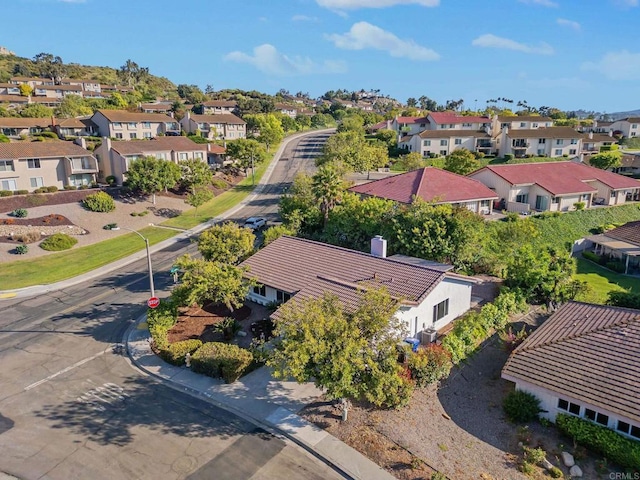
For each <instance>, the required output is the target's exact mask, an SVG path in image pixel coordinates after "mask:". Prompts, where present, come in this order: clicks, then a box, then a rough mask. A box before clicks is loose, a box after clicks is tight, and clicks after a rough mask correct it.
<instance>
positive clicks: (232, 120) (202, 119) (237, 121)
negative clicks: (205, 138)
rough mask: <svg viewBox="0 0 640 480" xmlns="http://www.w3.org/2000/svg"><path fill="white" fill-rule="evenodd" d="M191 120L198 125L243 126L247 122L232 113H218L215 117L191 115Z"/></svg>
mask: <svg viewBox="0 0 640 480" xmlns="http://www.w3.org/2000/svg"><path fill="white" fill-rule="evenodd" d="M191 119H192V120H193V121H194V122H198V123H226V124H229V125H245V124H246V123H247V122H245V121H244V120H242V119H241V118H240V117H236V116H235V115H234V114H233V113H220V114H216V115H198V114H192V115H191Z"/></svg>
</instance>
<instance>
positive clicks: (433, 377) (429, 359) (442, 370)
mask: <svg viewBox="0 0 640 480" xmlns="http://www.w3.org/2000/svg"><path fill="white" fill-rule="evenodd" d="M452 366H453V364H452V363H451V355H450V354H449V352H447V351H446V350H445V349H444V348H443V347H442V346H441V345H428V346H427V347H420V348H419V349H418V351H417V352H415V353H412V354H410V356H409V361H408V367H409V371H410V372H411V378H413V379H414V380H415V382H416V386H418V387H426V386H427V385H430V384H432V383H434V382H437V381H438V380H442V379H443V378H447V377H448V376H449V372H450V371H451V367H452Z"/></svg>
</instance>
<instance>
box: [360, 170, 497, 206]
mask: <svg viewBox="0 0 640 480" xmlns="http://www.w3.org/2000/svg"><path fill="white" fill-rule="evenodd" d="M349 191H351V192H354V193H360V194H362V195H369V196H372V197H379V198H386V199H389V200H394V201H396V202H401V203H412V202H413V199H414V197H418V198H421V199H422V200H425V201H427V202H432V201H433V202H435V203H456V202H464V201H471V200H490V199H496V200H497V199H498V196H497V195H496V193H495V192H494V191H493V190H490V189H489V188H488V187H486V186H485V185H484V184H482V183H481V182H479V181H478V180H474V179H472V178H469V177H464V176H462V175H458V174H455V173H451V172H448V171H446V170H441V169H439V168H435V167H425V168H420V169H418V170H412V171H410V172H406V173H401V174H398V175H393V176H391V177H386V178H382V179H380V180H374V181H373V182H369V183H364V184H362V185H357V186H355V187H351V188H350V189H349Z"/></svg>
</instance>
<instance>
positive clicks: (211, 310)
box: [169, 304, 251, 343]
mask: <svg viewBox="0 0 640 480" xmlns="http://www.w3.org/2000/svg"><path fill="white" fill-rule="evenodd" d="M250 314H251V309H250V308H249V307H247V306H246V305H245V306H242V307H241V308H239V309H237V310H234V311H233V312H231V311H229V309H227V308H226V307H225V306H221V305H214V304H208V305H205V306H204V307H203V308H200V307H196V306H193V307H189V308H186V309H183V310H182V311H181V312H180V313H179V315H178V321H177V323H176V324H175V325H174V326H173V327H172V328H171V330H169V343H174V342H180V341H182V340H190V339H200V340H202V341H203V342H219V341H222V334H221V333H219V332H216V331H214V329H213V327H214V325H216V324H217V323H219V322H220V321H222V320H223V319H224V318H225V317H231V318H234V319H236V320H238V321H242V320H245V319H246V318H248V317H249V315H250Z"/></svg>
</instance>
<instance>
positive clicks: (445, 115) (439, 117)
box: [429, 112, 491, 124]
mask: <svg viewBox="0 0 640 480" xmlns="http://www.w3.org/2000/svg"><path fill="white" fill-rule="evenodd" d="M429 116H430V117H431V118H432V119H433V120H434V121H435V122H436V123H437V124H443V123H491V119H490V118H489V117H475V116H468V117H466V116H464V115H458V114H457V113H455V112H431V113H430V114H429Z"/></svg>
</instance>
